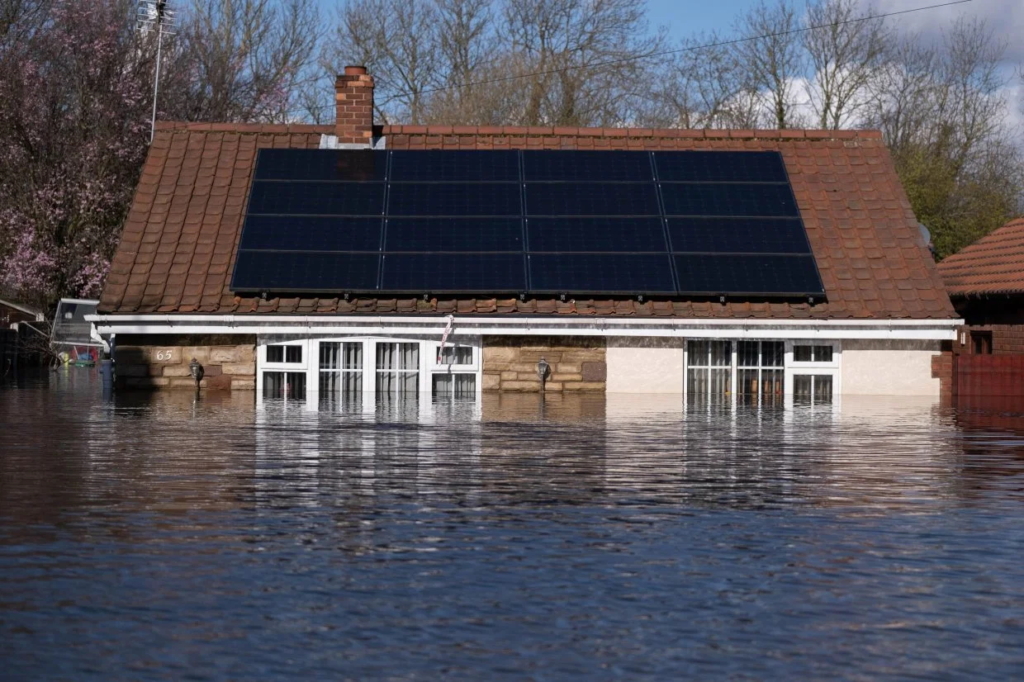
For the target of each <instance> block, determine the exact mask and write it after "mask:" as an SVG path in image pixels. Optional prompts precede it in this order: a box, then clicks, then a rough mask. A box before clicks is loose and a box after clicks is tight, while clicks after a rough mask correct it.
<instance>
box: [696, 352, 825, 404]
mask: <svg viewBox="0 0 1024 682" xmlns="http://www.w3.org/2000/svg"><path fill="white" fill-rule="evenodd" d="M704 340H709V341H729V343H730V346H729V349H730V351H729V352H730V354H731V361H730V362H731V365H730V366H731V370H732V380H731V381H732V382H731V384H730V388H731V390H730V397H731V399H732V401H733V402H735V400H736V397H737V395H738V392H737V387H738V384H737V380H738V378H739V377H738V369H739V365H738V362H739V358H738V357H737V347H736V346H737V339H715V338H710V339H704V338H698V339H694V338H686V339H684V343H683V397H684V399H685V398H686V397H688V390H687V387H688V383H689V372H690V355H689V353H690V344H689V341H704ZM743 340H749V341H782V342H783V343H785V359H784V361H783V368H782V369H783V387H782V391H783V397H784V399H785V401H786V404H787V405H792V400H793V377H794V376H797V375H801V374H811V375H815V374H817V375H829V376H831V377H832V400H833V402H834V403H838V401H839V398H840V396H841V395H842V391H843V386H842V375H843V373H842V357H843V346H842V342H841V341H838V340H817V339H815V340H799V341H794V340H786V339H778V338H774V339H773V338H771V337H770V336H766V337H764V338H759V339H743ZM796 346H831V347H832V360H831V362H795V361H794V360H793V348H794V347H796ZM694 367H696V368H705V367H706V366H705V365H703V364H698V365H694ZM724 367H725V365H722V366H721V368H724Z"/></svg>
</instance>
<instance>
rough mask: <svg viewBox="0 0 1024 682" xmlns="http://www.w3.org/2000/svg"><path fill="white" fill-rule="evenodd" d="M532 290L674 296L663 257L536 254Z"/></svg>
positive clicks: (533, 256) (531, 267)
mask: <svg viewBox="0 0 1024 682" xmlns="http://www.w3.org/2000/svg"><path fill="white" fill-rule="evenodd" d="M530 289H531V291H535V292H539V293H540V292H547V293H571V292H576V293H618V294H627V295H630V294H674V293H675V291H676V287H675V284H674V283H673V281H672V266H671V264H670V263H669V259H668V256H667V255H666V254H664V253H662V254H605V253H601V254H594V253H534V254H531V255H530Z"/></svg>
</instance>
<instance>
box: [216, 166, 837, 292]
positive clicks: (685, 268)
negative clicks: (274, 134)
mask: <svg viewBox="0 0 1024 682" xmlns="http://www.w3.org/2000/svg"><path fill="white" fill-rule="evenodd" d="M232 288H233V289H234V290H235V291H243V292H255V293H267V294H272V293H277V292H280V293H285V292H288V293H310V294H314V293H331V294H341V293H350V292H351V293H375V294H381V293H390V294H413V295H416V294H421V293H424V294H425V293H451V294H499V293H508V294H519V293H530V294H612V295H637V294H650V295H661V296H717V295H720V294H731V295H736V296H744V297H753V298H767V297H780V296H781V297H795V296H800V297H804V296H815V297H820V296H822V295H823V294H824V289H823V287H822V284H821V279H820V278H819V276H818V271H817V266H816V264H815V261H814V256H813V254H812V252H811V248H810V244H809V242H808V240H807V234H806V232H805V231H804V226H803V222H802V220H801V218H800V213H799V210H798V209H797V205H796V200H795V198H794V196H793V191H792V188H791V187H790V184H789V178H788V176H787V175H786V169H785V166H784V164H783V161H782V156H781V155H780V154H779V153H777V152H749V151H680V152H662V151H656V152H622V151H370V150H360V151H353V150H287V149H264V150H261V151H260V152H259V157H258V159H257V165H256V173H255V177H254V180H253V184H252V190H251V193H250V197H249V206H248V212H247V214H246V220H245V226H244V228H243V232H242V237H241V242H240V245H239V250H238V257H237V260H236V265H235V271H234V274H233V278H232Z"/></svg>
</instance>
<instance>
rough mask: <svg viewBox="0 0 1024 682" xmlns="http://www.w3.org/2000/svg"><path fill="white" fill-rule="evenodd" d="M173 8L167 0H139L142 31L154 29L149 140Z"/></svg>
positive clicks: (154, 116)
mask: <svg viewBox="0 0 1024 682" xmlns="http://www.w3.org/2000/svg"><path fill="white" fill-rule="evenodd" d="M174 14H175V12H174V10H171V9H168V7H167V0H139V10H138V22H139V29H140V30H141V31H142V32H143V33H149V32H150V31H154V30H155V31H156V77H155V78H154V79H153V117H152V120H151V121H150V128H149V142H150V144H152V143H153V137H154V136H155V135H156V102H157V96H158V95H159V94H160V60H161V58H162V56H163V46H164V36H165V35H169V36H171V35H174V32H173V31H171V30H170V29H171V28H173V27H174Z"/></svg>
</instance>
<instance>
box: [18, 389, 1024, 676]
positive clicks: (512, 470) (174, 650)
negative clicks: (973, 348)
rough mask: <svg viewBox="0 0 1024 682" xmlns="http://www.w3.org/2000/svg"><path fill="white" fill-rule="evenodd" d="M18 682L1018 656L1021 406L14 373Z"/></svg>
mask: <svg viewBox="0 0 1024 682" xmlns="http://www.w3.org/2000/svg"><path fill="white" fill-rule="evenodd" d="M0 434H2V436H0V439H2V440H0V448H2V450H0V660H3V662H4V669H3V673H0V677H2V678H3V679H4V680H8V679H10V680H62V679H75V680H89V679H102V680H113V679H131V680H177V679H182V678H187V679H201V680H207V679H208V680H230V679H261V680H276V679H294V678H307V679H351V680H365V679H381V680H439V679H445V680H479V679H482V678H486V679H494V680H499V679H508V680H523V679H527V680H563V679H585V680H604V679H609V680H610V679H630V680H634V679H650V680H664V679H678V678H682V677H695V678H699V679H737V680H745V679H773V678H775V679H849V680H874V679H878V678H882V677H884V678H894V679H922V678H926V679H962V678H970V679H992V680H997V679H998V680H1006V679H1013V678H1016V677H1019V673H1020V671H1021V670H1024V646H1022V644H1024V562H1021V560H1020V557H1021V556H1024V526H1021V524H1020V522H1019V520H1020V518H1021V514H1022V511H1024V410H1022V409H1021V406H1016V405H1012V404H1011V405H1005V404H980V405H973V406H962V408H961V409H960V410H950V409H944V408H942V407H940V406H939V405H937V404H934V403H933V402H931V401H927V400H914V399H906V398H900V399H886V398H866V399H854V398H845V399H844V400H843V402H842V404H841V405H838V406H834V407H826V408H820V407H819V408H813V409H811V408H796V409H788V410H787V409H782V408H772V409H757V408H749V407H738V408H735V409H731V408H728V407H720V406H694V407H690V408H684V406H683V405H682V404H681V402H680V401H679V399H678V398H669V397H658V396H628V397H626V396H609V397H608V398H607V399H606V398H605V397H603V396H601V397H587V396H575V397H565V398H562V397H559V396H549V397H548V398H547V399H543V398H541V397H540V396H500V397H499V396H488V397H486V398H485V399H484V401H483V402H482V404H480V405H475V404H472V403H468V404H467V403H456V404H436V405H435V404H419V403H416V402H414V401H413V402H401V403H397V404H380V405H378V406H377V407H376V408H375V409H374V410H373V411H371V412H370V413H369V414H366V413H363V412H362V410H361V407H360V406H346V405H332V406H325V409H324V410H315V409H312V407H310V406H303V405H301V404H283V403H269V404H267V405H265V406H264V407H262V408H259V409H257V408H256V407H254V406H253V405H252V398H251V396H246V395H234V396H231V395H225V396H219V395H215V394H205V395H203V396H202V397H201V398H200V399H198V400H197V399H195V397H194V396H192V395H191V394H187V393H186V394H153V395H145V394H141V395H140V394H136V395H119V396H117V397H116V398H115V399H114V400H113V401H103V400H102V399H100V398H99V396H98V387H97V386H96V384H95V377H94V375H90V374H88V373H86V372H74V371H71V372H69V373H67V374H65V375H54V376H52V377H49V378H46V377H44V378H41V379H35V380H33V379H26V380H24V381H23V383H20V384H15V385H8V386H5V387H0Z"/></svg>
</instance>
